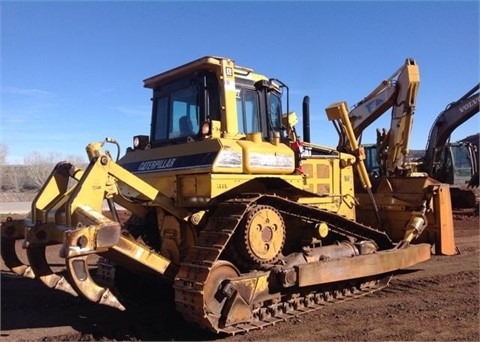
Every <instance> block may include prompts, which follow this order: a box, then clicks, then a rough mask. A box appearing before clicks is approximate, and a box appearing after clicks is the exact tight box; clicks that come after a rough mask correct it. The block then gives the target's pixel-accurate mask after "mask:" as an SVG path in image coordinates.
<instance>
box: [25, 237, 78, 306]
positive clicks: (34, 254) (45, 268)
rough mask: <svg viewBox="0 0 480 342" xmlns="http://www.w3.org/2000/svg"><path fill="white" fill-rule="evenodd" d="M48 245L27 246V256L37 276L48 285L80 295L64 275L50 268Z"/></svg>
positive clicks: (73, 294)
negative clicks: (47, 254)
mask: <svg viewBox="0 0 480 342" xmlns="http://www.w3.org/2000/svg"><path fill="white" fill-rule="evenodd" d="M45 252H46V246H38V247H37V246H35V247H29V248H27V257H28V262H29V263H30V267H31V268H32V269H33V272H34V274H35V278H37V279H39V280H40V281H41V282H42V283H44V284H45V285H47V286H48V287H50V288H52V289H55V290H60V291H63V292H66V293H68V294H71V295H72V296H75V297H76V296H78V294H77V292H75V290H74V289H73V288H72V286H71V285H70V284H69V282H68V281H67V280H66V279H65V277H64V276H63V275H59V274H56V273H54V272H53V271H52V269H51V268H50V266H49V264H48V262H47V259H46V255H45Z"/></svg>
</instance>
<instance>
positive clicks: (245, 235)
mask: <svg viewBox="0 0 480 342" xmlns="http://www.w3.org/2000/svg"><path fill="white" fill-rule="evenodd" d="M238 234H239V236H241V238H242V241H243V243H241V244H240V246H239V247H238V248H239V251H240V253H241V254H242V256H243V257H244V258H245V259H246V261H248V262H250V263H254V264H259V265H262V264H266V263H270V262H274V261H275V260H276V259H277V258H278V256H279V255H280V253H281V252H282V249H283V246H284V244H285V237H286V228H285V222H284V220H283V218H282V215H281V214H280V213H279V212H278V211H277V210H276V209H275V208H273V207H271V206H268V205H254V206H253V208H252V209H251V210H249V212H248V213H246V215H245V218H244V220H243V224H241V225H240V227H239V232H238Z"/></svg>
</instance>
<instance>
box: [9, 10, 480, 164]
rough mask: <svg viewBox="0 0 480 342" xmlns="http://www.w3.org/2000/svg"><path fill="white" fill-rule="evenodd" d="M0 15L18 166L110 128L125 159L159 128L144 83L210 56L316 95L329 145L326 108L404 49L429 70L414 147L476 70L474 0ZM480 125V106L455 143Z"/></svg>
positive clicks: (332, 137) (323, 140)
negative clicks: (140, 137) (135, 142)
mask: <svg viewBox="0 0 480 342" xmlns="http://www.w3.org/2000/svg"><path fill="white" fill-rule="evenodd" d="M0 11H1V107H0V116H1V131H0V136H1V142H2V143H3V144H5V145H7V146H8V151H9V152H8V157H7V162H9V163H21V162H23V159H24V157H25V156H26V155H28V154H30V153H31V152H32V151H39V152H41V153H43V154H48V153H51V152H54V153H60V154H61V155H64V156H68V155H77V156H82V155H84V148H85V146H86V145H87V143H89V142H92V141H100V140H103V139H104V138H105V137H107V136H108V137H114V138H116V139H117V140H118V141H119V143H120V145H121V146H122V154H123V153H124V151H125V149H126V148H127V147H128V146H130V145H131V141H132V136H133V135H137V134H149V125H150V113H151V111H150V98H151V93H150V90H149V89H145V88H143V82H142V81H143V79H145V78H147V77H149V76H152V75H155V74H157V73H160V72H163V71H165V70H167V69H169V68H172V67H174V66H177V65H180V64H183V63H186V62H188V61H190V60H193V59H196V58H199V57H202V56H205V55H219V56H225V57H230V58H233V59H234V60H235V61H236V62H237V64H239V65H242V66H247V67H251V68H253V69H254V70H255V71H257V72H259V73H261V74H265V75H267V76H269V77H274V78H278V79H280V80H282V81H283V82H284V83H286V84H287V85H288V86H289V88H290V92H291V98H290V109H291V110H295V111H296V112H297V113H298V114H301V109H302V99H303V97H304V96H305V95H308V96H310V103H311V115H312V124H311V126H312V133H311V135H312V141H313V142H316V143H319V144H322V145H330V146H336V144H337V141H338V137H337V133H336V132H335V130H334V128H333V126H332V124H331V123H330V122H328V121H327V119H326V115H325V110H324V109H325V107H327V106H328V105H329V104H331V103H333V102H336V101H340V100H345V101H347V103H348V104H349V105H350V106H351V105H353V104H355V103H356V102H358V101H359V100H361V99H362V98H363V97H364V96H366V95H367V94H368V93H369V92H370V91H371V90H373V89H374V88H375V87H376V86H377V85H378V84H379V83H380V82H381V81H382V80H383V79H385V78H387V77H389V76H391V74H392V73H393V72H394V71H396V70H397V68H398V67H399V66H401V65H402V64H403V63H404V61H405V59H406V58H414V59H415V60H416V62H417V64H418V65H419V68H420V78H421V82H420V88H419V94H418V99H417V107H416V112H415V121H414V128H413V133H412V140H411V144H410V147H411V148H412V149H422V148H424V147H425V145H426V140H427V137H428V133H429V130H430V127H431V125H432V123H433V122H434V120H435V118H436V116H437V115H438V114H439V113H440V112H441V111H442V110H443V109H444V108H445V107H446V105H448V104H449V103H450V102H452V101H454V100H457V99H458V98H459V97H461V96H462V95H463V94H465V93H466V92H467V91H468V90H470V89H471V88H472V87H473V86H474V85H475V84H476V83H477V82H478V81H479V75H480V74H479V50H480V49H479V13H480V11H479V2H478V1H370V2H366V1H356V2H344V1H304V2H301V1H242V2H241V1H192V2H184V1H176V2H174V1H149V2H147V1H136V2H127V1H106V2H97V1H95V2H93V1H90V2H89V1H84V2H80V1H63V2H55V1H28V2H27V1H20V2H18V1H1V2H0ZM389 116H390V112H388V113H386V114H385V115H384V116H383V117H382V118H381V119H379V120H377V121H376V122H375V123H374V124H373V125H372V126H371V127H372V128H371V129H369V130H367V131H366V132H365V133H364V136H363V142H364V143H366V142H374V140H375V129H376V128H381V127H388V126H389ZM298 129H299V131H300V132H301V125H300V127H299V128H298ZM479 131H480V128H479V120H478V115H477V116H476V117H475V118H473V119H470V120H469V121H467V122H466V123H465V124H464V125H462V126H461V127H459V128H458V129H457V130H456V131H455V132H454V134H453V136H452V140H454V141H455V140H458V139H461V138H464V137H466V136H468V135H470V134H474V133H477V132H479Z"/></svg>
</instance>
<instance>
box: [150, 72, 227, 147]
mask: <svg viewBox="0 0 480 342" xmlns="http://www.w3.org/2000/svg"><path fill="white" fill-rule="evenodd" d="M219 103H220V98H219V91H218V86H217V82H216V79H215V75H214V74H211V73H202V74H199V75H196V76H194V77H192V78H183V79H180V80H176V81H174V82H172V83H170V84H167V85H165V86H163V87H162V88H158V89H155V90H154V98H153V109H152V127H151V141H152V143H153V144H154V145H155V144H156V143H157V145H158V143H160V144H161V143H168V142H171V141H173V142H175V141H182V140H183V141H185V140H186V139H187V138H188V137H195V136H197V135H199V131H200V126H201V124H202V122H204V121H206V120H207V119H212V120H215V119H217V117H219V115H220V113H219V108H220V106H219Z"/></svg>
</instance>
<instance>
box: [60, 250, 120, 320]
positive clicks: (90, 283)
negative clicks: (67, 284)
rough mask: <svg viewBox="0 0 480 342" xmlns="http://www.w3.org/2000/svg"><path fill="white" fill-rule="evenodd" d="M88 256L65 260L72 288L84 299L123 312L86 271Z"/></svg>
mask: <svg viewBox="0 0 480 342" xmlns="http://www.w3.org/2000/svg"><path fill="white" fill-rule="evenodd" d="M87 259H88V255H83V256H76V257H70V258H67V259H66V265H67V270H68V273H69V275H70V278H71V282H72V283H71V284H72V286H73V288H74V289H75V290H76V291H77V292H78V293H79V294H81V295H82V296H83V297H85V298H86V299H88V300H90V301H92V302H95V303H98V304H103V305H107V306H111V307H114V308H116V309H119V310H122V311H124V310H125V307H124V306H123V305H122V303H120V301H119V300H118V299H117V297H116V296H115V295H114V294H113V293H112V292H111V291H110V289H108V288H106V287H103V286H100V285H98V284H97V283H96V282H95V280H94V279H93V278H92V276H91V274H90V270H89V269H88V262H87Z"/></svg>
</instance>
